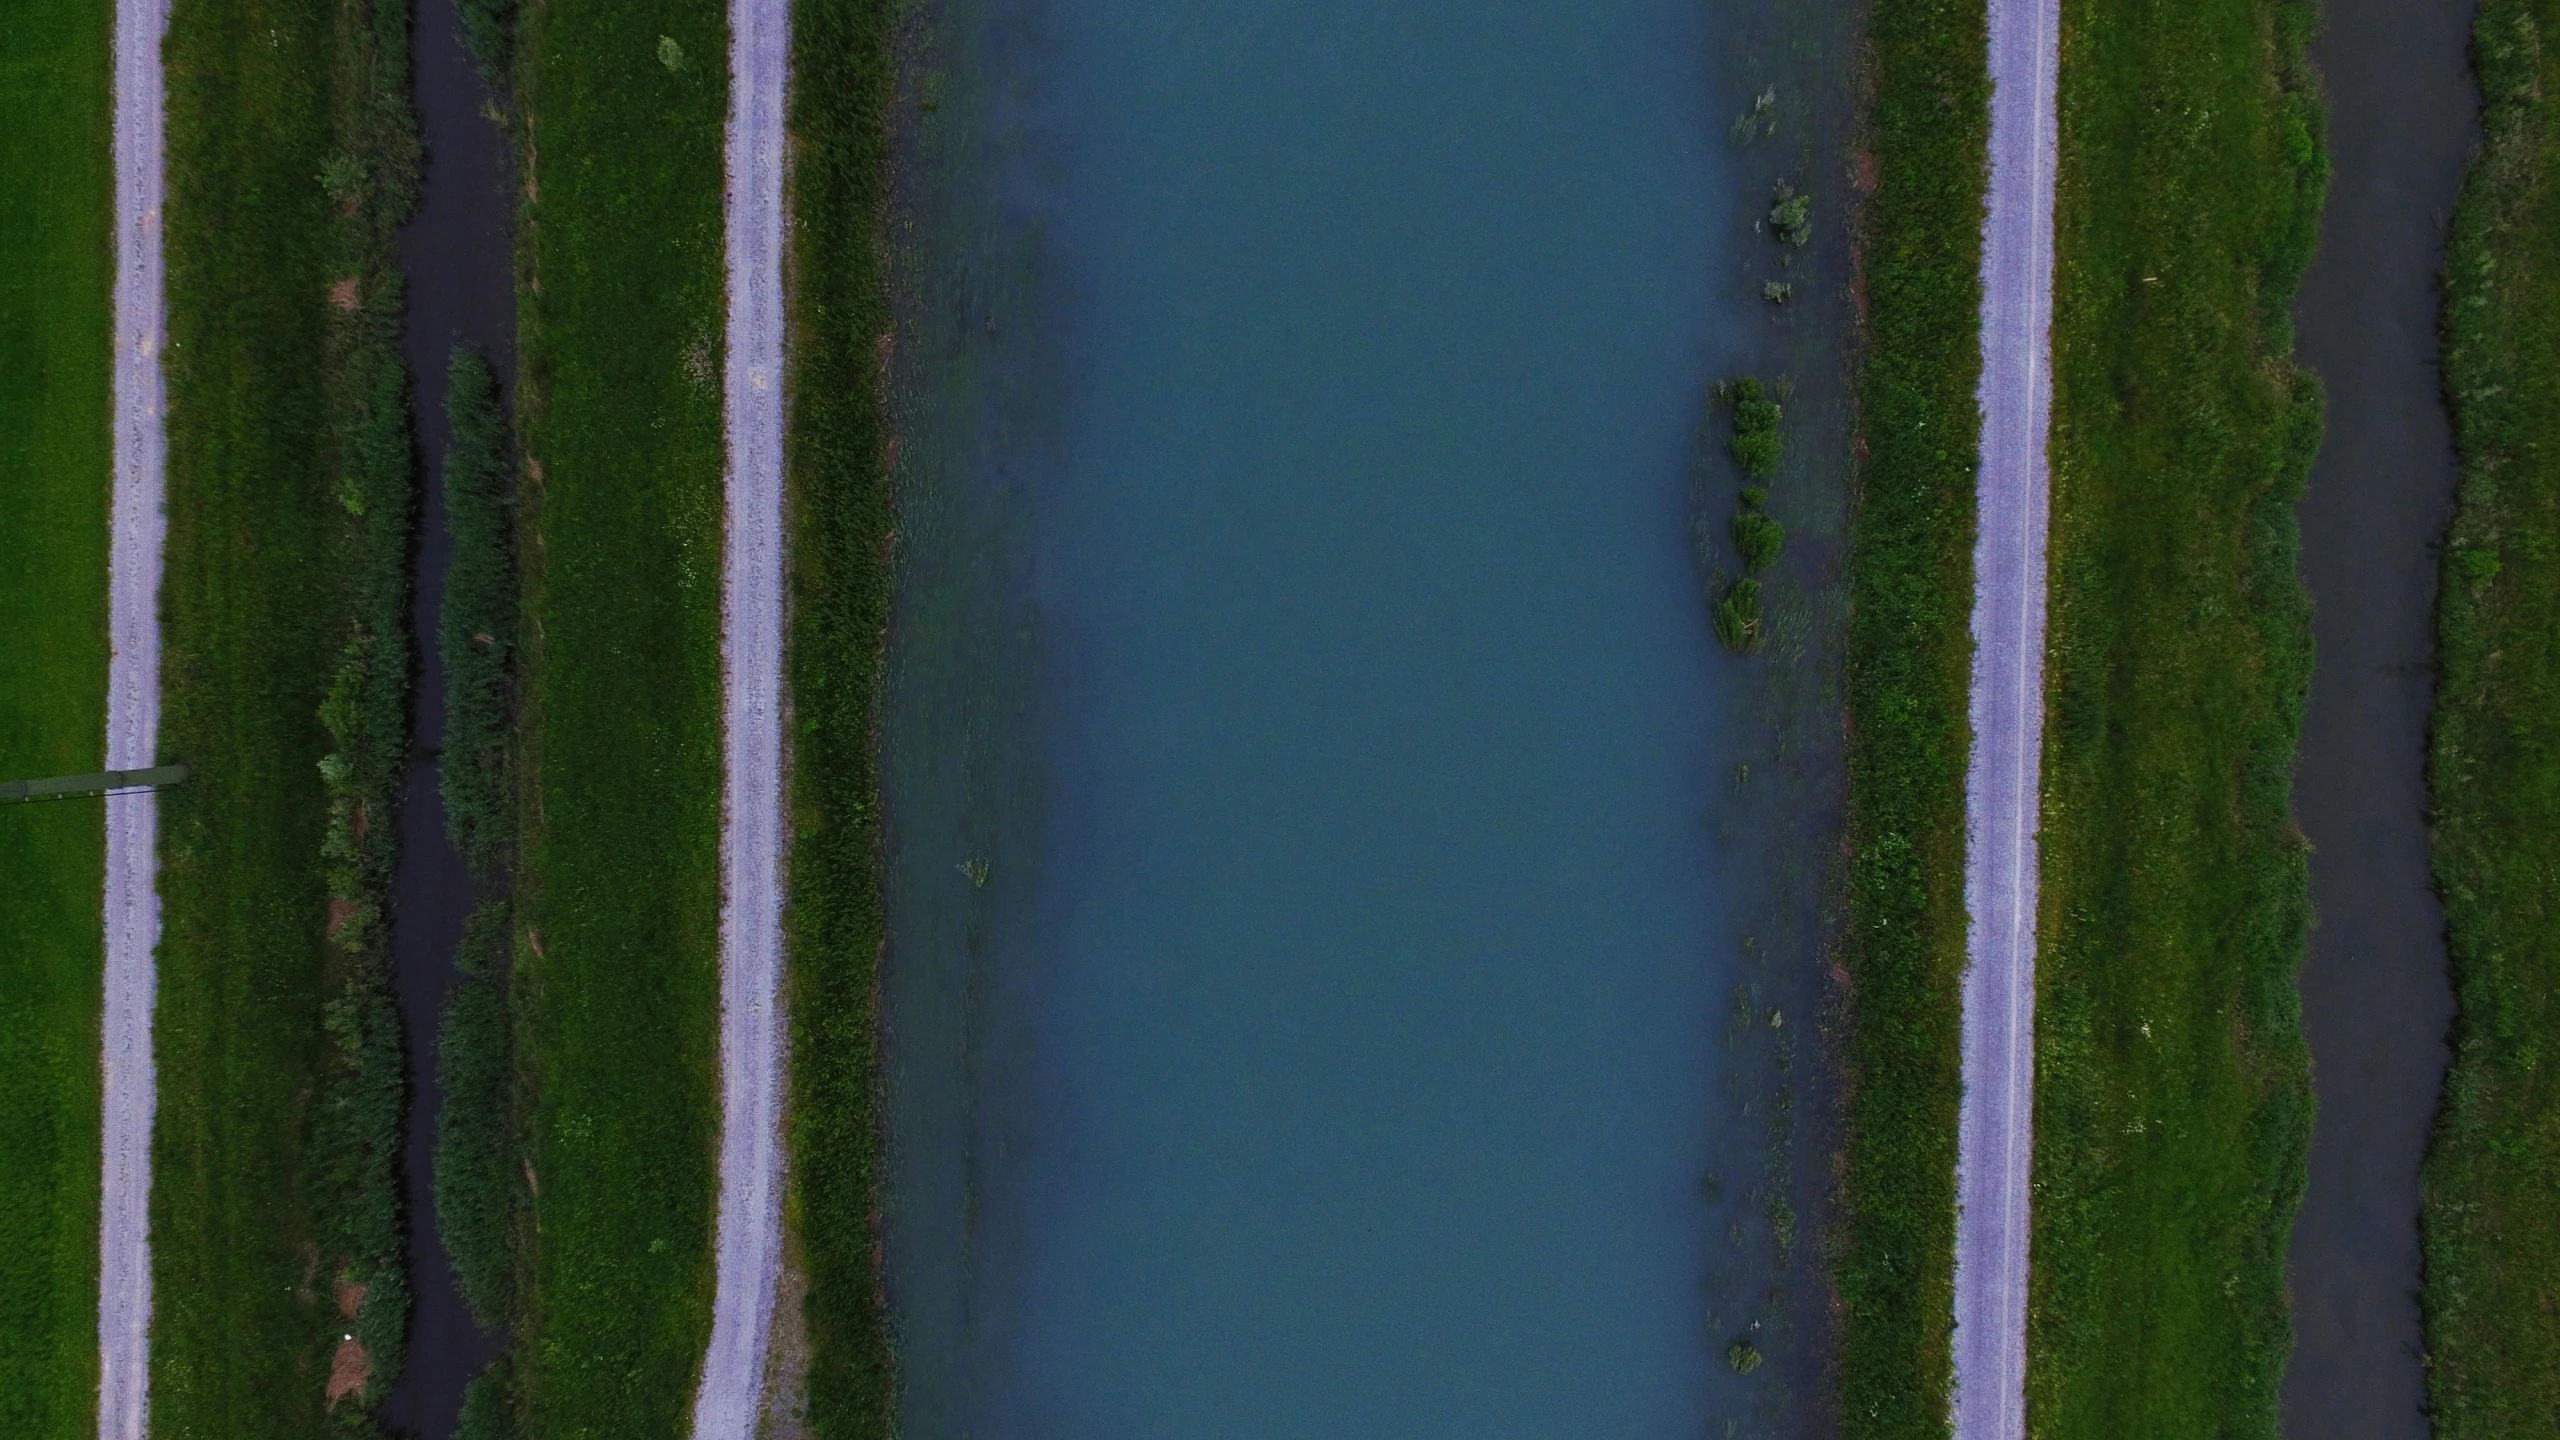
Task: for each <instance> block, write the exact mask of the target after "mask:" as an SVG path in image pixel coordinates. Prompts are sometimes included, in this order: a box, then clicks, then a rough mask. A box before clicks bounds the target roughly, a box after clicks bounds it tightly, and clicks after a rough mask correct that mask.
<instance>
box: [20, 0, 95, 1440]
mask: <svg viewBox="0 0 2560 1440" xmlns="http://www.w3.org/2000/svg"><path fill="white" fill-rule="evenodd" d="M109 22H110V14H109V9H108V7H105V6H101V5H96V4H91V3H87V0H26V3H23V4H13V5H11V6H9V7H7V9H6V10H5V11H0V195H5V196H6V197H8V199H7V202H6V203H5V204H0V517H6V522H5V523H6V525H7V529H8V534H9V548H10V559H9V563H8V564H6V565H0V778H6V779H24V778H27V777H30V776H37V775H62V774H76V773H80V772H85V771H90V770H95V769H97V768H98V766H99V765H100V764H101V763H102V758H103V751H104V745H105V739H106V696H107V635H106V627H107V495H108V485H109V478H110V477H109V446H110V438H111V436H110V430H109V424H108V404H109V401H108V393H109V372H108V367H109V362H110V357H111V348H110V347H111V339H110V337H111V334H112V322H113V316H112V310H111V307H112V294H111V287H112V285H113V280H114V275H113V234H114V230H113V226H114V204H115V190H114V185H115V168H114V158H113V156H112V154H111V153H110V148H109V147H110V139H111V135H110V118H111V113H112V112H111V92H110V78H111V74H112V68H113V60H112V54H113V41H112V34H111V32H110V28H109ZM102 813H103V812H102V810H101V807H100V805H99V803H98V802H97V801H94V800H91V801H65V802H59V803H54V804H40V805H13V806H6V807H0V1156H5V1157H7V1158H6V1160H5V1161H0V1337H6V1338H5V1339H0V1433H6V1434H9V1435H22V1436H27V1437H30V1440H71V1437H75V1436H86V1435H88V1434H90V1433H92V1432H94V1430H95V1429H96V1425H97V1421H96V1418H95V1417H96V1405H97V1389H98V1288H97V1287H98V1063H99V1061H98V1024H99V970H100V964H101V961H102V943H103V942H102V940H101V927H100V918H99V908H98V907H99V904H100V895H101V891H100V887H101V885H102V884H103V882H104V869H103V867H104V864H105V844H106V842H105V829H104V825H103V822H102V818H101V817H102Z"/></svg>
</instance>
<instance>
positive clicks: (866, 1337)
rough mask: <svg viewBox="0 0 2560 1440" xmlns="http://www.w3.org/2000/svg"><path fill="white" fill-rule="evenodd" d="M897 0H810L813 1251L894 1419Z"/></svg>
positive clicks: (807, 744)
mask: <svg viewBox="0 0 2560 1440" xmlns="http://www.w3.org/2000/svg"><path fill="white" fill-rule="evenodd" d="M891 17H892V6H891V4H890V3H889V0H801V3H800V4H798V5H796V6H794V7H793V26H794V36H793V47H792V49H793V61H792V64H793V70H794V73H795V75H796V84H795V85H794V87H793V91H792V95H793V102H794V104H793V111H792V116H791V128H792V133H793V134H794V135H795V136H797V137H798V139H799V141H800V149H799V151H798V152H797V154H798V160H797V163H796V165H795V166H794V168H793V171H792V180H791V184H792V203H793V212H794V216H795V224H794V226H793V229H792V244H793V251H792V263H791V269H790V273H791V277H792V280H793V290H792V294H791V300H790V303H791V307H792V314H793V316H794V324H793V327H792V332H791V340H790V345H791V365H792V380H791V433H790V437H789V441H788V444H789V447H790V449H789V465H790V480H791V505H792V516H791V520H792V532H791V536H792V540H791V543H792V605H791V613H792V616H793V617H794V618H793V630H792V635H791V672H790V681H791V695H792V716H793V720H794V723H795V729H794V732H793V736H792V741H793V747H794V756H793V761H794V770H793V774H794V776H795V782H796V783H795V790H794V794H793V797H792V800H793V807H792V813H793V817H794V822H795V823H794V835H793V849H792V865H791V896H792V909H791V917H790V920H791V1015H792V1025H793V1049H792V1062H791V1074H792V1078H793V1083H794V1093H793V1097H792V1098H793V1133H792V1178H793V1191H792V1205H791V1210H792V1218H793V1223H794V1226H795V1231H796V1235H797V1238H798V1241H799V1250H800V1253H801V1254H802V1255H804V1256H805V1257H806V1263H807V1266H808V1272H809V1277H808V1278H809V1295H808V1303H807V1317H808V1326H809V1341H810V1369H809V1414H810V1422H811V1425H812V1427H813V1428H814V1430H815V1431H816V1433H817V1434H818V1435H819V1436H821V1437H825V1440H857V1437H858V1440H874V1437H878V1440H886V1437H888V1436H890V1435H893V1434H895V1433H896V1431H895V1426H894V1424H893V1422H892V1419H891V1405H892V1403H893V1400H894V1396H893V1393H892V1385H891V1375H892V1363H891V1356H890V1352H889V1330H888V1314H887V1307H886V1302H885V1296H884V1293H883V1290H882V1281H881V1275H880V1261H879V1252H878V1248H877V1247H878V1244H879V1224H878V1219H877V1205H876V1203H875V1197H876V1191H877V1188H878V1186H879V1185H880V1183H881V1181H882V1178H883V1167H882V1162H881V1155H882V1150H881V1147H882V1145H883V1143H884V1139H883V1129H882V1118H881V1114H880V1100H879V1093H880V1092H879V1085H880V1079H879V1051H878V1016H877V1013H876V1004H875V995H876V984H877V972H878V966H879V955H880V945H881V940H882V936H883V924H884V922H883V915H882V909H881V903H882V902H881V893H880V873H879V863H880V832H879V782H878V775H877V772H876V769H875V766H874V751H873V744H872V740H873V722H874V719H875V716H876V714H877V710H878V694H877V690H878V685H879V678H880V667H881V645H882V643H883V638H884V635H885V632H886V629H887V626H888V617H889V577H888V544H889V529H890V523H891V496H890V491H889V479H888V474H887V468H886V467H887V458H888V436H889V432H888V415H887V411H886V406H885V403H884V399H883V395H882V390H881V384H882V377H881V375H880V373H879V357H880V352H879V349H878V345H877V342H878V340H879V339H880V337H882V336H883V335H885V334H887V333H888V327H889V310H888V297H887V289H886V287H887V276H886V266H885V260H886V256H885V253H884V240H885V237H884V235H883V222H884V221H885V218H886V209H885V207H886V205H887V202H888V193H887V192H888V179H889V173H888V171H889V146H888V140H889V123H890V120H889V103H890V90H891V84H892V77H891V74H890V66H891V64H892V56H891V53H890V49H889V41H890V33H889V32H890V25H891Z"/></svg>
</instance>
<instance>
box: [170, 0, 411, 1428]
mask: <svg viewBox="0 0 2560 1440" xmlns="http://www.w3.org/2000/svg"><path fill="white" fill-rule="evenodd" d="M407 45H408V10H407V7H406V5H405V4H403V3H400V0H337V3H321V0H201V3H196V4H191V5H186V6H181V7H179V9H178V10H177V12H176V14H175V15H174V17H173V19H172V25H171V30H170V36H169V41H168V46H167V49H166V51H165V54H166V57H167V65H168V75H169V116H168V132H169V177H170V203H169V212H168V222H167V234H166V245H167V253H168V261H169V296H170V339H171V346H170V352H169V355H168V358H167V373H168V381H169V391H170V416H169V516H170V530H169V550H168V569H167V578H166V581H165V588H164V593H163V600H162V613H163V622H162V626H163V628H162V635H163V642H164V647H165V660H164V672H163V691H164V705H165V713H164V721H163V738H162V745H163V749H164V752H165V754H166V755H167V756H168V757H169V758H173V759H182V760H184V761H186V762H187V763H188V764H190V765H191V766H193V767H194V769H195V772H196V778H195V780H194V781H193V782H192V783H191V784H190V785H189V786H187V787H186V788H185V789H184V790H181V791H178V792H175V793H174V794H172V795H170V796H169V797H168V798H167V799H166V801H165V802H164V804H165V807H166V808H165V809H164V811H163V826H164V830H163V839H162V847H163V848H162V880H161V885H162V895H163V904H164V922H165V926H166V936H165V939H164V941H163V944H162V947H161V957H160V965H161V969H160V985H161V992H160V1015H159V1038H160V1076H161V1082H162V1083H161V1102H160V1105H161V1108H160V1117H159V1128H158V1133H157V1137H156V1155H157V1173H156V1175H155V1177H154V1180H155V1183H154V1186H153V1192H152V1238H153V1246H154V1267H155V1272H156V1278H155V1289H156V1295H155V1306H156V1308H155V1315H154V1336H153V1346H152V1371H153V1375H152V1387H153V1406H154V1418H155V1420H157V1421H158V1422H159V1423H160V1424H161V1425H162V1426H164V1427H165V1428H167V1429H169V1430H171V1431H172V1432H173V1433H181V1434H185V1433H207V1434H212V1433H223V1434H240V1433H249V1434H291V1433H302V1434H310V1433H318V1432H320V1431H322V1430H329V1431H334V1432H336V1433H341V1434H362V1433H369V1432H370V1431H371V1429H372V1421H371V1419H370V1416H369V1414H368V1412H369V1409H370V1407H371V1405H372V1404H373V1403H374V1402H375V1401H377V1400H379V1399H380V1398H381V1396H382V1394H383V1392H384V1391H385V1390H386V1389H387V1388H388V1386H389V1384H390V1383H391V1381H392V1380H393V1379H394V1378H395V1377H396V1376H397V1374H398V1371H399V1367H400V1359H401V1350H402V1344H403V1332H404V1331H405V1329H406V1325H407V1311H408V1303H407V1290H406V1280H405V1276H404V1273H403V1269H402V1265H401V1259H402V1256H401V1250H402V1239H401V1233H400V1227H401V1215H400V1211H399V1200H398V1191H397V1186H396V1183H395V1182H396V1175H397V1171H396V1166H397V1157H398V1151H399V1126H400V1118H401V1107H402V1102H403V1098H404V1096H403V1089H404V1079H403V1076H402V1074H401V1068H400V1038H399V1029H398V1017H397V1013H396V1011H395V1010H394V1008H393V1006H392V1003H391V998H390V990H389V979H388V955H387V948H386V936H385V934H384V930H383V926H382V924H381V918H382V914H383V909H384V900H385V891H386V888H387V886H388V884H389V880H390V872H391V847H392V844H393V843H394V840H393V837H394V835H395V833H396V832H395V827H394V824H393V807H394V805H395V804H396V799H397V777H398V771H399V766H400V759H401V756H402V754H403V752H404V751H405V747H406V744H407V728H406V718H407V717H406V701H407V687H408V683H409V672H410V662H409V655H408V650H407V624H406V618H407V605H408V551H409V542H410V527H411V518H412V512H413V511H414V508H415V494H414V484H413V479H414V477H413V475H412V474H411V451H410V438H409V427H408V410H407V385H406V379H405V376H404V374H403V372H402V370H401V368H400V362H399V357H398V353H397V349H396V345H395V338H396V333H397V328H398V323H399V314H400V290H399V275H398V271H397V267H396V261H395V256H394V252H393V248H392V236H393V232H394V231H395V230H396V228H397V227H398V225H399V223H400V221H401V219H402V218H403V217H404V216H405V215H406V214H407V213H408V208H409V205H410V203H411V197H412V196H413V194H414V192H415V188H416V183H417V159H418V157H417V143H416V139H415V133H414V130H413V128H412V125H411V121H410V116H409V111H408V103H407V82H408V54H407ZM349 1333H352V1335H353V1337H354V1338H353V1339H352V1340H348V1339H345V1338H342V1337H344V1336H345V1335H347V1334H349ZM333 1362H334V1364H333ZM333 1369H334V1374H333ZM332 1390H335V1391H337V1392H338V1394H337V1397H336V1399H335V1401H334V1403H332V1401H331V1399H330V1392H331V1391H332Z"/></svg>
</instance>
